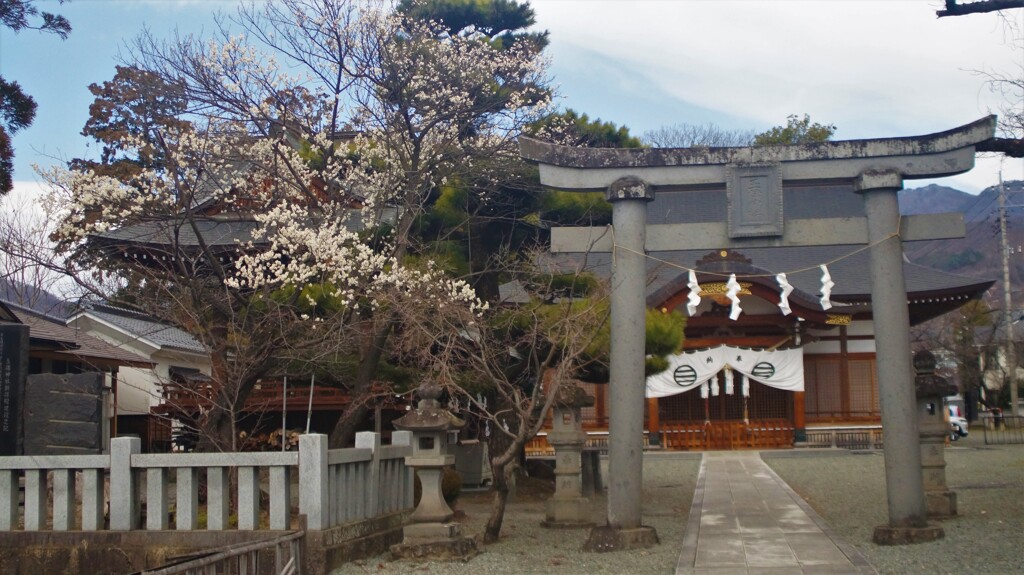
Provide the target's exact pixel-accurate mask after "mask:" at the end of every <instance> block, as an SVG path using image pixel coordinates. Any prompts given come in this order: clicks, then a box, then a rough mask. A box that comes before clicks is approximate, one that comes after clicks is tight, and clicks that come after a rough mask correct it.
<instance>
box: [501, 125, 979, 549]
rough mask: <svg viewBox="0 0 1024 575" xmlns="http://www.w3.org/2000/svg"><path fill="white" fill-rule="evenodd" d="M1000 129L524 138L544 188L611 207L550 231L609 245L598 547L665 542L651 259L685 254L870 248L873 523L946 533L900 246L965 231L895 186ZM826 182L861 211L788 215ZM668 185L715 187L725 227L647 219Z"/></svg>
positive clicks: (524, 151)
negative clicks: (737, 139) (779, 140)
mask: <svg viewBox="0 0 1024 575" xmlns="http://www.w3.org/2000/svg"><path fill="white" fill-rule="evenodd" d="M995 124H996V118H995V116H989V117H986V118H982V119H980V120H978V121H975V122H973V123H971V124H967V125H965V126H961V127H958V128H954V129H951V130H948V131H945V132H941V133H936V134H929V135H924V136H916V137H905V138H885V139H870V140H847V141H836V142H824V143H816V144H805V145H794V146H765V147H744V148H681V149H596V148H573V147H567V146H558V145H555V144H550V143H546V142H542V141H539V140H534V139H530V138H525V137H524V138H521V139H520V154H521V155H522V157H523V158H524V159H526V160H528V161H530V162H533V163H536V164H538V165H539V167H540V177H541V183H542V184H544V185H545V186H547V187H549V188H554V189H560V190H566V191H577V192H587V191H603V192H605V197H606V199H607V200H608V201H609V202H611V203H612V233H608V230H607V229H605V228H585V227H584V228H555V229H554V230H552V237H551V249H552V251H553V252H595V251H598V252H600V251H604V252H613V258H612V260H613V264H612V294H611V330H612V337H611V366H610V389H609V403H610V406H609V416H610V417H609V450H608V455H609V463H608V465H609V470H608V471H609V473H608V481H607V485H608V524H607V525H606V526H603V527H599V528H595V530H594V531H592V532H591V536H590V542H589V543H588V546H589V547H590V548H591V549H613V548H630V547H646V546H650V545H653V544H655V543H657V534H656V533H655V532H654V530H653V528H650V527H646V526H644V525H642V524H641V499H640V497H641V490H642V485H643V471H642V469H643V467H642V462H643V459H642V458H643V408H644V334H645V316H644V312H645V278H646V265H645V254H646V253H647V252H648V251H662V250H680V249H686V250H694V249H708V250H715V249H738V250H742V249H743V248H752V247H791V246H815V245H843V244H860V245H864V244H870V245H871V248H870V252H871V258H870V259H871V264H870V272H871V303H872V308H873V318H874V324H875V342H876V365H877V379H878V385H879V399H880V403H881V408H882V426H883V429H884V433H885V478H886V488H887V493H888V511H889V523H888V524H886V525H881V526H878V527H876V528H875V533H874V539H875V541H876V542H877V543H888V544H899V543H912V542H918V541H927V540H932V539H936V538H939V537H942V535H943V531H942V528H941V527H938V526H932V525H929V524H928V523H927V521H926V517H927V510H926V504H925V497H924V491H923V485H922V472H921V453H920V441H919V437H918V428H917V412H916V400H915V394H914V370H913V366H912V361H911V349H910V334H909V329H910V319H909V311H908V306H907V292H906V286H905V282H904V276H903V248H902V244H901V242H900V241H893V240H897V239H902V240H923V239H943V238H952V237H962V235H963V234H964V226H963V220H962V216H961V215H960V214H939V215H930V216H912V217H905V218H902V220H901V218H900V213H899V206H898V204H897V192H898V191H899V190H900V189H902V188H903V180H905V179H920V178H936V177H942V176H950V175H955V174H960V173H963V172H966V171H968V170H970V169H971V168H972V167H974V155H975V147H976V146H977V145H978V144H979V143H981V142H984V141H986V140H989V139H991V138H992V137H993V135H994V133H995ZM822 182H825V183H829V184H834V185H838V186H840V188H839V189H840V190H847V191H849V192H852V193H857V194H860V195H861V196H862V197H863V202H864V214H865V217H863V218H826V219H821V218H818V219H796V218H792V217H787V214H786V212H785V209H784V208H786V206H784V202H783V197H784V193H783V188H784V187H786V188H789V187H791V186H798V185H800V184H801V183H804V184H809V183H822ZM830 189H835V188H830ZM659 190H665V191H680V192H687V191H708V190H713V191H716V192H717V191H720V192H721V193H722V194H725V195H726V199H727V205H728V208H727V212H728V221H727V222H714V223H697V224H660V225H647V203H648V202H650V201H652V200H653V199H654V194H655V192H656V191H659ZM897 230H898V232H899V234H898V237H897V236H895V235H894V232H895V231H897ZM887 240H890V241H887Z"/></svg>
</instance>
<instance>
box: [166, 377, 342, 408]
mask: <svg viewBox="0 0 1024 575" xmlns="http://www.w3.org/2000/svg"><path fill="white" fill-rule="evenodd" d="M160 387H161V389H162V392H161V394H162V397H161V402H160V405H158V406H156V407H154V408H153V410H154V411H155V412H157V413H176V412H178V413H182V412H183V413H194V412H198V411H203V410H207V409H209V408H211V407H212V406H213V402H214V399H215V395H216V394H215V392H216V390H215V388H214V386H213V384H211V383H209V382H197V383H187V384H181V383H164V384H163V385H161V386H160ZM309 395H310V390H309V386H308V385H289V386H288V388H287V399H286V398H285V387H284V384H283V382H280V381H265V382H260V383H258V384H256V387H254V388H253V390H252V391H251V392H250V393H249V396H248V397H247V398H246V400H245V406H244V407H243V408H242V411H245V412H250V413H255V412H263V411H281V410H282V409H287V410H288V411H306V410H307V409H308V408H309V405H310V397H309ZM350 402H351V396H350V395H349V394H348V393H347V392H346V391H344V390H342V389H338V388H336V387H328V386H314V387H313V401H312V406H313V410H314V411H319V410H341V409H344V408H345V406H347V405H348V404H349V403H350Z"/></svg>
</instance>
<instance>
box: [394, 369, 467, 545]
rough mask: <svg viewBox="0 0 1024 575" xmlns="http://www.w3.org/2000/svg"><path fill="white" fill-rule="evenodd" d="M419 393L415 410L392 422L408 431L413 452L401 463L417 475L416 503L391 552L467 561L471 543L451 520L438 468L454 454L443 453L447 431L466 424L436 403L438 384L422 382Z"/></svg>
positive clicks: (449, 464)
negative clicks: (418, 498)
mask: <svg viewBox="0 0 1024 575" xmlns="http://www.w3.org/2000/svg"><path fill="white" fill-rule="evenodd" d="M419 396H420V401H419V404H418V405H417V407H416V409H415V410H412V411H409V412H408V413H406V414H405V415H403V416H402V417H400V418H398V419H397V420H395V427H396V428H398V429H399V430H401V431H411V432H412V434H413V441H412V455H411V456H409V457H406V458H405V464H406V465H408V466H409V467H412V468H413V469H415V470H416V473H417V475H418V476H419V478H420V486H421V488H422V489H421V490H420V503H419V505H417V506H416V509H415V510H414V511H413V512H412V516H411V517H410V519H411V523H410V524H409V525H406V526H405V528H404V530H403V538H402V542H401V543H398V544H396V545H392V546H391V554H392V555H393V556H395V557H396V558H398V559H442V560H444V559H466V558H467V557H470V556H472V555H475V554H476V542H475V541H474V540H473V539H472V538H471V537H464V536H462V526H461V525H460V524H459V523H455V522H453V521H452V518H453V517H454V515H455V513H454V512H453V511H452V509H451V507H448V503H446V502H445V500H444V495H443V494H442V492H441V476H442V473H443V470H444V468H445V467H448V466H451V465H453V464H454V463H455V456H453V455H448V453H447V443H448V431H449V430H453V429H459V428H461V427H462V426H463V425H465V422H464V421H463V420H461V419H459V418H457V417H455V416H454V415H452V413H451V412H450V411H448V410H447V409H444V408H442V407H441V404H440V403H439V402H438V401H437V399H438V398H439V397H441V387H440V386H438V385H434V384H430V383H424V384H423V385H421V386H420V388H419Z"/></svg>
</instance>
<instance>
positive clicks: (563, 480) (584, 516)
mask: <svg viewBox="0 0 1024 575" xmlns="http://www.w3.org/2000/svg"><path fill="white" fill-rule="evenodd" d="M592 405H594V398H593V397H591V396H589V395H587V394H586V392H584V391H583V390H582V389H580V388H579V387H577V386H575V385H571V384H566V385H563V386H561V387H560V388H559V390H558V397H557V398H556V399H555V403H554V404H553V406H552V414H551V433H549V434H548V443H549V444H550V445H551V447H553V448H554V449H555V494H554V495H553V496H552V497H551V499H548V501H547V514H546V517H545V519H544V521H543V522H542V523H541V525H543V526H544V527H555V528H583V527H591V526H593V522H592V521H591V517H590V515H591V509H590V501H589V500H588V499H587V498H586V497H584V496H583V473H582V470H583V468H582V452H583V445H584V444H585V443H586V441H587V434H586V432H585V431H583V423H582V421H581V419H580V409H581V408H583V407H590V406H592Z"/></svg>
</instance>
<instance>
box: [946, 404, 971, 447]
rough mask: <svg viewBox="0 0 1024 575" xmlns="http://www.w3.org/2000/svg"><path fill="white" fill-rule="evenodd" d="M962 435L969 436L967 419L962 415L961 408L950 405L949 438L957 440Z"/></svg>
mask: <svg viewBox="0 0 1024 575" xmlns="http://www.w3.org/2000/svg"><path fill="white" fill-rule="evenodd" d="M961 437H967V420H966V419H965V418H963V417H961V416H960V410H959V409H958V408H957V407H956V406H955V405H950V406H949V439H950V440H951V441H956V440H957V439H960V438H961Z"/></svg>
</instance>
